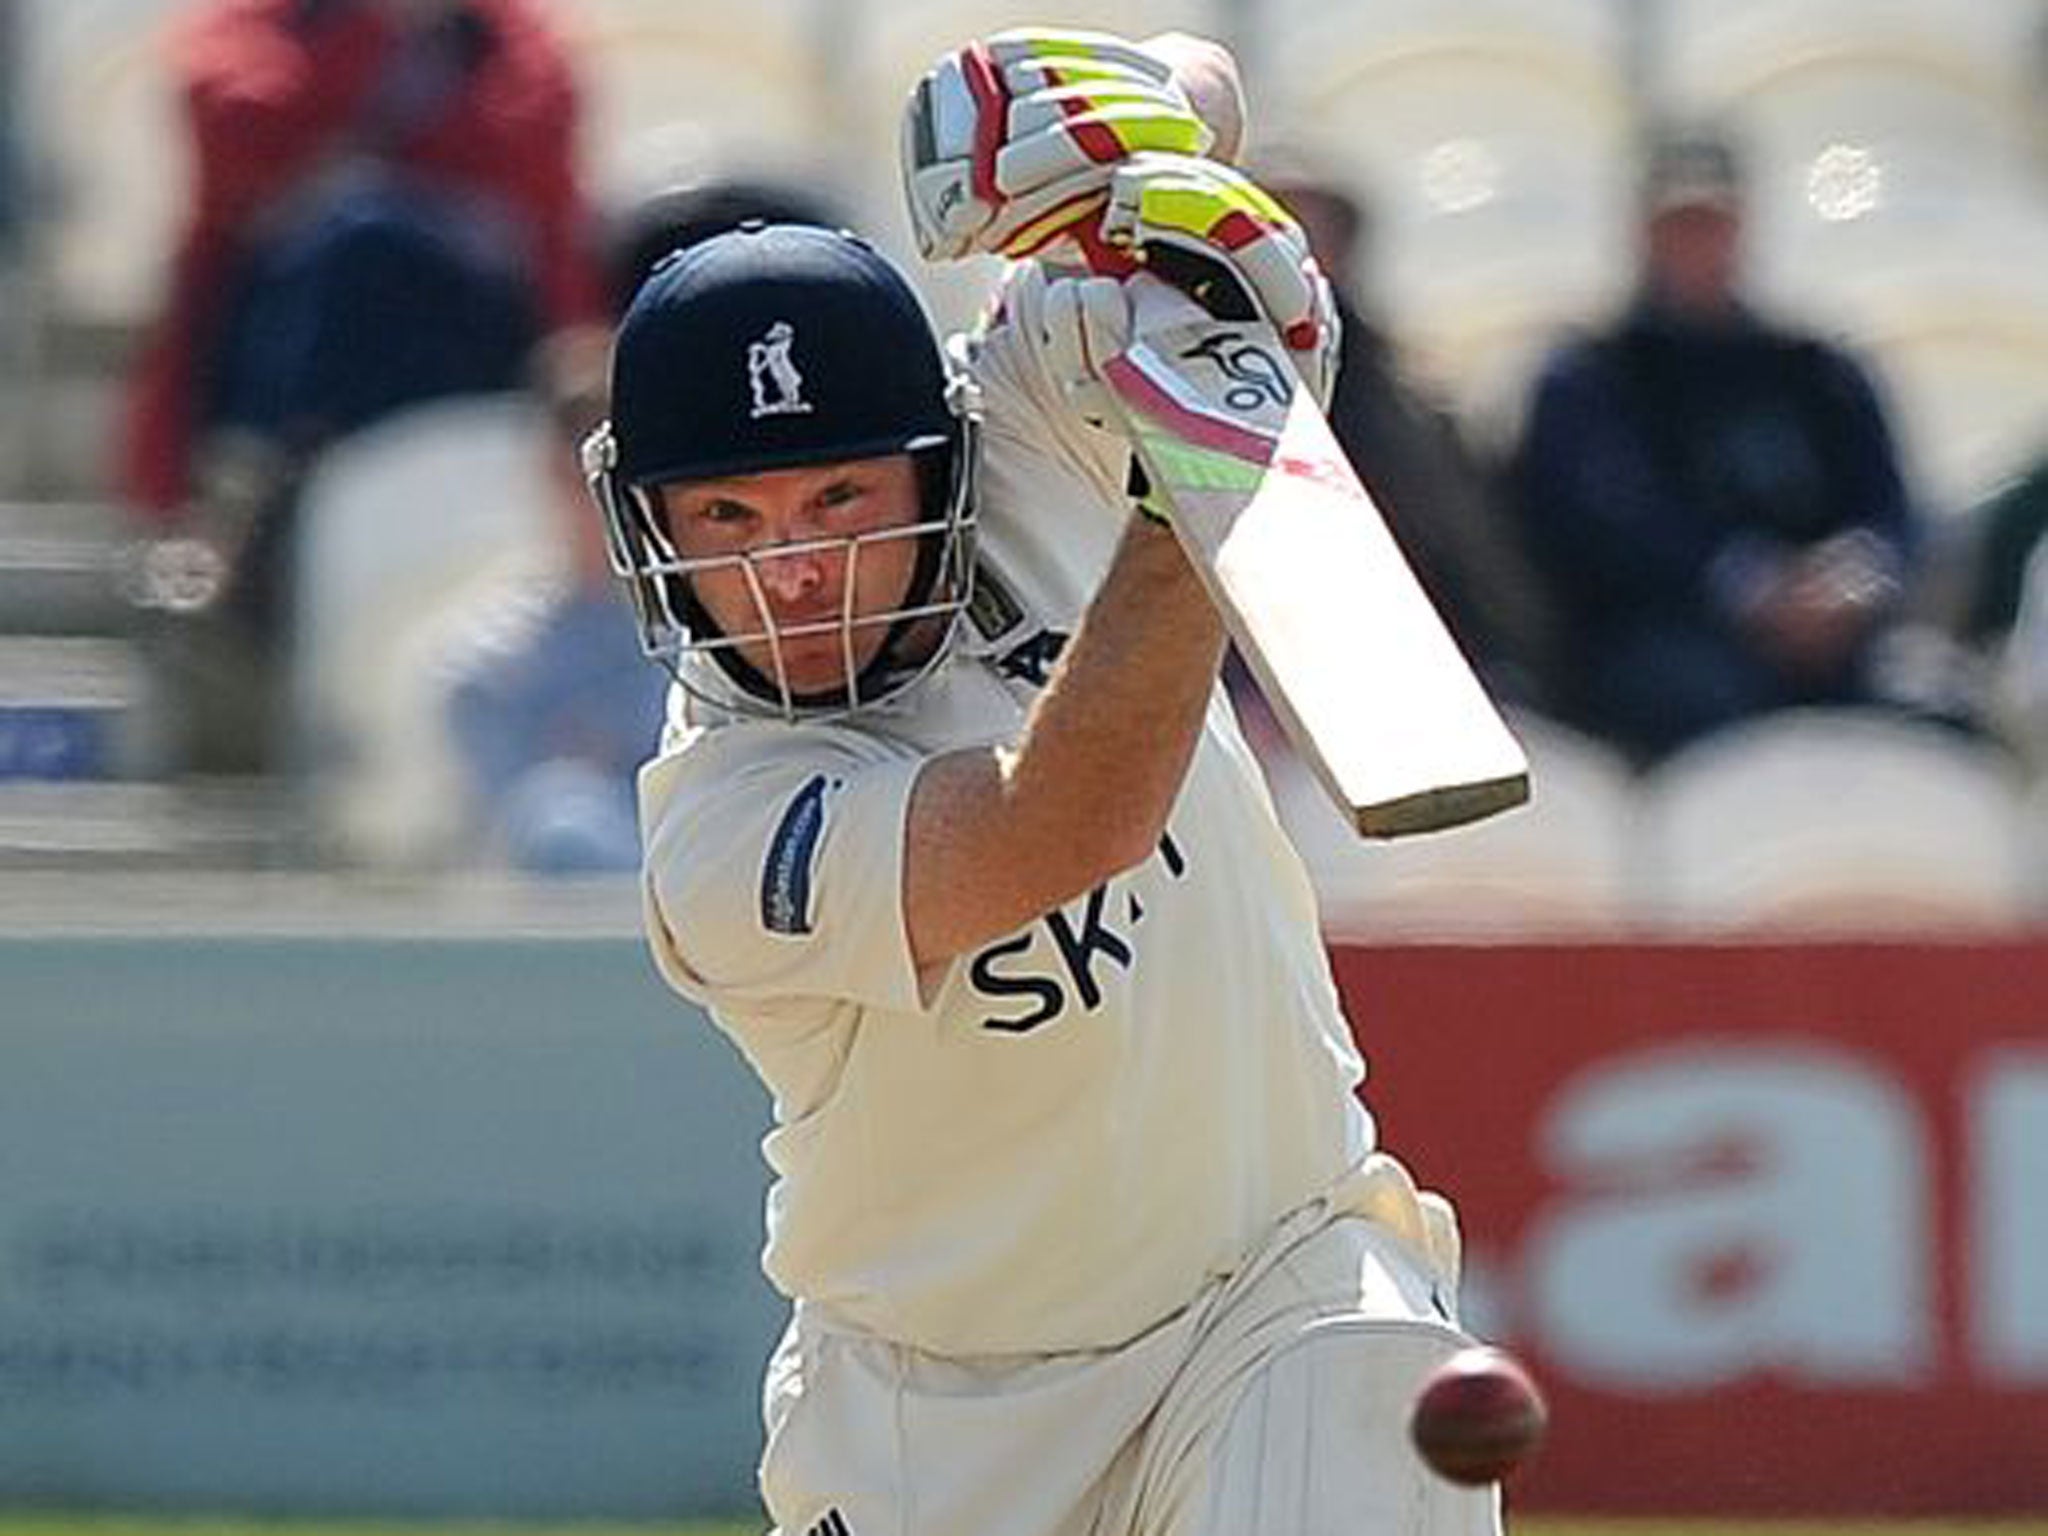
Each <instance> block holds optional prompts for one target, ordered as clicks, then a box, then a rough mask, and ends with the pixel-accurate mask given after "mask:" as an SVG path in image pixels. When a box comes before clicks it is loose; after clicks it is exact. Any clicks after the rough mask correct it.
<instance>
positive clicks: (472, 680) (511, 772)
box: [440, 180, 839, 875]
mask: <svg viewBox="0 0 2048 1536" xmlns="http://www.w3.org/2000/svg"><path fill="white" fill-rule="evenodd" d="M749 219H762V220H766V221H770V222H791V223H815V224H828V225H829V224H837V223H838V222H839V221H838V219H837V218H836V216H835V215H834V213H833V212H832V210H831V209H830V207H829V206H828V205H827V204H826V203H825V202H824V201H823V200H822V199H820V198H817V197H815V196H813V195H811V194H810V193H808V192H807V191H805V190H803V189H801V188H797V187H785V186H781V185H778V184H776V183H774V182H770V181H757V180H731V181H716V182H710V183H706V184H703V185H701V186H683V187H674V188H669V189H665V190H663V191H659V192H656V193H654V194H652V195H649V196H646V197H642V198H636V199H635V200H633V201H632V202H631V204H630V205H629V206H627V207H625V208H624V209H622V210H621V211H620V212H619V213H618V215H617V216H616V217H615V218H613V219H612V220H611V221H610V225H609V229H608V233H607V236H606V240H605V272H606V282H607V289H608V293H609V297H610V300H611V303H612V306H613V308H614V309H615V310H616V311H619V312H623V310H624V309H625V306H626V305H627V303H628V302H630V300H631V299H632V296H633V294H634V292H635V291H636V290H637V289H638V288H639V285H640V282H641V280H642V279H643V278H644V277H645V276H646V275H647V274H648V273H649V272H650V271H652V270H653V268H654V267H655V265H656V264H657V263H659V262H660V260H661V259H662V258H663V257H664V256H666V255H668V254H669V253H670V252H672V251H676V250H680V249H683V248H686V247H688V246H690V245H694V244H695V243H697V242H698V241H700V240H703V239H706V238H708V237H709V236H711V235H714V234H718V233H720V232H722V231H724V230H727V229H731V228H733V227H735V226H737V225H738V224H740V223H742V222H744V221H746V220H749ZM590 424H591V421H590V419H586V418H585V413H584V412H581V411H577V412H575V413H573V414H572V415H567V416H564V417H563V418H562V419H561V420H560V422H559V425H560V427H561V429H562V430H563V432H564V434H565V440H566V439H568V438H573V437H575V436H577V435H579V434H580V432H581V430H582V429H583V428H584V427H586V426H588V425H590ZM565 447H573V443H571V442H566V441H565ZM557 462H558V464H559V465H560V466H561V468H562V470H563V479H562V481H561V483H560V484H559V485H558V486H557V487H556V488H555V489H556V495H555V504H556V506H557V507H558V509H559V511H560V513H561V517H562V528H563V533H562V539H561V549H560V551H559V555H560V559H559V564H558V565H556V566H554V567H553V568H551V569H549V570H546V571H542V572H533V573H529V574H527V575H526V576H524V577H520V578H516V579H515V581H514V583H513V587H512V590H509V591H502V590H501V591H494V592H490V593H488V594H486V596H485V597H484V599H483V600H482V601H481V602H480V603H479V604H477V605H476V607H475V609H474V616H473V617H472V618H470V619H469V620H468V621H467V622H466V623H465V622H458V623H457V626H456V638H455V640H454V642H453V644H452V646H451V648H450V650H449V651H448V652H447V654H446V655H445V657H444V658H443V660H442V662H441V664H440V665H441V667H442V669H443V670H445V673H446V676H447V692H446V695H445V697H446V722H447V727H448V733H449V738H450V741H451V743H452V745H453V747H454V750H455V754H456V757H457V759H458V761H459V764H460V767H461V770H462V778H463V781H464V787H465V790H466V793H467V796H468V810H469V818H468V819H469V823H470V825H469V827H468V829H467V835H468V836H469V837H470V838H471V839H472V845H471V848H470V850H469V852H470V855H471V857H472V858H473V859H474V860H476V861H479V862H485V863H495V864H500V865H504V866H507V867H510V868H512V869H516V870H520V871H522V872H525V873H530V874H543V875H573V874H591V873H602V872H606V871H622V870H631V869H636V868H638V867H639V862H640V834H639V823H638V815H637V809H636V805H635V800H634V788H633V783H634V774H635V772H636V771H637V770H638V768H639V766H640V764H641V762H642V761H643V760H645V759H646V758H647V757H648V756H649V754H650V753H651V752H652V750H653V747H654V744H655V741H656V738H657V736H658V735H659V732H660V727H661V715H662V705H663V699H664V695H665V693H666V686H667V678H666V676H665V675H664V674H663V673H662V671H661V669H660V668H659V667H657V666H655V665H654V664H653V662H651V661H650V660H648V658H647V657H646V656H645V655H644V654H642V652H641V650H640V642H639V635H638V633H637V631H636V630H635V628H634V625H633V619H632V614H631V611H630V609H629V607H628V605H627V603H626V601H625V598H624V595H623V594H622V593H621V592H620V591H619V590H618V589H617V588H616V586H615V585H614V584H613V582H612V580H611V569H610V565H609V563H608V560H607V558H606V554H605V547H604V534H603V525H602V523H601V521H600V520H599V518H598V515H597V513H596V510H595V509H594V508H593V507H592V506H591V505H590V503H589V498H588V496H587V495H586V493H585V492H584V489H583V487H582V485H581V483H580V482H579V481H578V480H577V479H576V478H575V476H574V475H573V473H571V470H572V468H573V466H574V464H575V458H574V456H573V454H572V453H570V452H567V451H565V452H564V453H562V454H561V455H559V456H558V459H557Z"/></svg>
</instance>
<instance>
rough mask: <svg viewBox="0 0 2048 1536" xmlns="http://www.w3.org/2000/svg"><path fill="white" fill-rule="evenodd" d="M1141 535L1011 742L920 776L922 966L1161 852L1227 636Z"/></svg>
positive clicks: (964, 753)
mask: <svg viewBox="0 0 2048 1536" xmlns="http://www.w3.org/2000/svg"><path fill="white" fill-rule="evenodd" d="M1139 521H1140V520H1138V519H1133V524H1134V526H1133V527H1132V528H1131V530H1130V531H1129V532H1128V533H1127V534H1126V535H1125V537H1124V541H1123V544H1122V546H1121V547H1120V548H1119V550H1118V552H1117V556H1116V558H1115V560H1114V561H1113V562H1112V564H1111V567H1110V571H1109V574H1108V576H1107V577H1106V578H1105V579H1104V582H1103V585H1102V588H1101V590H1100V591H1099V592H1098V593H1097V595H1096V599H1095V601H1094V603H1092V604H1091V605H1090V607H1089V609H1088V612H1087V614H1086V615H1085V616H1084V617H1083V619H1082V621H1081V626H1080V629H1079V630H1078V632H1077V633H1076V634H1075V636H1074V638H1073V640H1072V642H1071V643H1070V644H1069V645H1068V646H1067V650H1066V653H1065V655H1064V656H1063V657H1062V658H1061V660H1060V664H1059V666H1058V667H1057V668H1056V669H1055V670H1054V672H1053V675H1052V678H1051V679H1050V680H1049V681H1048V683H1047V684H1046V687H1045V691H1044V692H1043V693H1041V694H1040V695H1039V697H1038V700H1037V703H1036V705H1035V707H1034V708H1033V710H1032V712H1031V714H1030V716H1029V718H1028V719H1027V721H1026V723H1025V727H1024V730H1023V732H1022V735H1021V736H1020V737H1019V739H1018V740H1017V741H1016V742H1015V743H1014V744H1013V745H1012V746H1010V747H1007V748H971V749H963V750H961V751H957V752H949V753H946V754H944V755H943V756H941V757H938V758H934V759H933V760H932V761H930V762H929V763H927V764H926V765H925V767H924V769H923V771H922V772H921V773H920V775H919V777H918V781H917V785H916V787H915V789H914V790H913V792H912V795H911V801H910V808H909V822H908V826H907V828H906V831H905V856H904V874H903V892H904V925H905V930H906V932H907V933H908V935H909V939H910V948H911V953H912V955H913V957H914V958H915V960H916V962H917V963H918V965H919V966H921V967H922V966H930V965H933V964H936V963H938V962H940V961H943V960H945V959H948V958H949V957H951V956H954V955H960V954H965V953H968V952H969V951H971V950H973V949H975V948H977V947H979V946H980V945H983V944H987V943H988V942H990V941H991V940H993V939H996V938H999V937H1001V936H1002V935H1004V934H1007V933H1013V932H1015V931H1016V930H1017V929H1018V928H1019V927H1020V926H1022V925H1023V924H1025V923H1028V922H1031V921H1032V920H1034V919H1036V918H1038V917H1040V916H1042V915H1043V914H1045V913H1046V912H1049V911H1051V910H1052V909H1053V908H1055V907H1058V906H1061V905H1062V904H1064V903H1066V902H1069V901H1072V900H1074V899H1075V898H1076V897H1078V896H1081V895H1083V894H1085V893H1086V892H1088V891H1090V890H1092V889H1094V888H1095V887H1096V886H1099V885H1101V884H1102V883H1103V882H1104V881H1106V880H1108V879H1110V878H1111V877H1112V876H1114V875H1117V874H1120V873H1122V872H1123V871H1124V870H1126V869H1129V868H1131V867H1132V866H1133V865H1135V864H1138V863H1139V862H1141V861H1142V860H1144V859H1145V858H1147V857H1148V856H1150V854H1151V853H1152V851H1153V849H1154V848H1156V847H1157V846H1158V843H1159V838H1160V835H1161V834H1162V833H1163V832H1164V831H1165V829H1166V818H1167V815H1168V813H1169V812H1170V811H1171V810H1172V808H1173V803H1174V800H1175V798H1176V797H1177V796H1178V794H1179V793H1180V786H1181V781H1182V780H1183V779H1184V778H1185V777H1186V775H1187V770H1188V762H1189V759H1190V757H1191V756H1192V755H1193V752H1194V746H1195V742H1196V740H1197V739H1198V737H1199V735H1200V733H1201V728H1202V719H1203V716H1204V714H1205V713H1206V711H1207V709H1208V704H1209V697H1210V694H1211V692H1212V691H1213V690H1214V687H1215V682H1216V671H1217V667H1218V665H1219V663H1220V661H1221V659H1222V655H1223V630H1222V626H1221V625H1220V624H1219V623H1218V621H1217V618H1216V614H1215V611H1214V610H1213V609H1212V608H1211V607H1210V604H1209V599H1208V595H1207V592H1206V590H1205V589H1204V588H1203V586H1202V584H1201V581H1200V579H1199V578H1198V577H1197V576H1196V575H1195V573H1194V571H1193V570H1192V569H1191V568H1190V567H1189V565H1188V563H1187V560H1186V558H1185V557H1184V556H1183V555H1182V554H1181V551H1180V546H1179V544H1178V542H1177V541H1176V540H1175V538H1174V536H1173V534H1172V533H1171V532H1170V531H1169V530H1167V529H1165V528H1163V527H1158V526H1154V525H1151V524H1145V525H1143V526H1137V524H1138V523H1139Z"/></svg>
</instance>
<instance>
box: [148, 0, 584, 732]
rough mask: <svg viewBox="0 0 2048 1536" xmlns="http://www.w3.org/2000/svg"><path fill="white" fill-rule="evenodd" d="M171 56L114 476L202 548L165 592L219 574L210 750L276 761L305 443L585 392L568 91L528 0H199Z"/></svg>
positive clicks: (203, 678) (164, 525) (556, 50)
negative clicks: (149, 285)
mask: <svg viewBox="0 0 2048 1536" xmlns="http://www.w3.org/2000/svg"><path fill="white" fill-rule="evenodd" d="M171 67H172V70H173V73H174V76H175V81H176V87H177V91H178V93H179V96H180V98H181V99H182V101H183V104H184V108H185V122H186V128H187V131H188V137H189V142H190V147H191V157H192V163H193V168H194V172H193V184H192V194H191V199H192V200H191V206H190V209H189V216H188V220H187V223H186V226H185V229H184V231H183V233H182V236H181V238H180V241H179V244H178V247H177V250H176V252H175V256H174V259H173V263H172V267H171V271H170V274H169V291H168V295H167V299H166V303H165V307H164V310H163V312H162V314H161V316H160V317H159V319H158V321H157V323H156V326H155V328H154V333H153V335H152V337H151V338H150V341H149V343H148V345H147V346H146V348H145V349H144V351H143V353H142V355H141V356H140V358H139V360H138V363H137V366H136V368H135V371H134V373H133V376H132V378H131V381H130V393H129V400H128V408H127V415H126V420H125V423H124V440H123V443H122V448H121V479H122V488H123V491H124V493H125V495H126V496H127V498H128V499H129V500H130V501H131V502H132V504H133V505H134V506H135V507H136V508H137V509H138V511H139V512H140V513H142V514H143V515H145V516H146V517H147V518H149V519H150V520H151V521H152V522H153V523H154V524H155V525H156V529H157V531H158V532H160V533H164V534H168V535H175V536H178V537H177V540H176V543H177V545H178V547H179V548H181V549H182V550H184V551H185V552H186V556H187V558H185V559H184V560H183V561H182V562H171V561H164V562H163V563H162V568H163V569H164V570H166V571H176V572H179V573H181V574H183V575H184V576H185V577H187V578H190V579H189V580H188V581H187V583H186V585H185V586H184V588H183V590H182V591H180V592H177V593H174V594H172V597H171V599H170V601H171V602H172V604H173V605H183V606H187V607H198V606H201V605H202V600H203V599H204V598H205V596H206V588H207V585H208V581H209V578H210V579H211V580H212V581H213V582H217V583H219V584H221V585H224V586H225V588H226V592H225V596H224V597H223V598H222V599H221V600H220V602H219V603H218V604H217V605H216V606H215V611H214V612H213V613H212V614H211V615H209V619H208V628H207V629H206V630H205V631H200V632H197V633H202V634H204V635H205V640H204V642H203V651H202V654H201V655H200V656H198V657H197V658H195V659H194V662H193V666H194V669H195V670H194V675H193V676H192V677H190V678H188V679H187V680H186V681H187V682H188V684H190V685H191V686H193V687H200V688H202V691H201V693H200V695H199V696H198V697H195V698H194V699H193V700H192V703H193V706H194V707H195V708H197V709H199V710H201V711H206V710H207V709H208V707H209V705H212V706H224V708H223V709H221V711H220V713H219V718H217V719H214V720H212V721H211V722H210V726H211V728H210V729H206V730H202V732H201V733H200V735H199V736H198V738H197V739H196V740H195V741H194V742H192V743H191V744H190V754H191V755H192V756H193V757H194V758H195V760H196V761H195V763H194V766H199V767H206V768H249V767H257V768H260V767H266V766H273V764H271V763H270V762H269V761H268V760H267V753H268V751H269V749H270V747H271V745H272V743H271V742H270V739H269V738H270V727H271V723H272V720H271V715H272V712H273V710H274V699H273V689H274V685H275V682H276V680H277V678H278V677H279V676H280V675H281V672H282V660H283V658H282V656H281V654H280V652H281V651H282V649H283V648H284V647H285V646H286V645H287V644H288V635H287V634H286V627H287V622H288V618H289V613H290V606H291V595H290V588H289V575H290V570H291V565H292V546H293V542H294V540H293V536H292V526H291V525H292V520H293V490H294V487H295V484H296V482H297V480H298V479H299V477H300V476H301V475H302V473H303V472H304V470H305V469H306V467H307V465H308V464H309V462H310V461H311V460H312V458H313V457H314V456H315V455H317V454H318V453H319V452H320V450H321V449H322V448H323V447H325V446H326V445H328V444H330V443H332V442H334V441H335V440H336V439H337V438H339V437H341V436H343V435H345V434H347V433H349V432H352V431H354V430H356V429H358V428H361V427H364V426H367V425H368V424H370V423H371V422H373V421H376V420H378V419H380V418H382V417H384V416H386V415H388V414H390V413H392V412H394V411H397V410H399V409H401V408H403V407H405V406H408V405H412V404H415V403H419V402H422V401H426V400H431V399H436V398H442V397H446V396H451V395H463V394H481V393H493V392H500V391H510V390H518V389H522V388H526V387H529V386H532V385H538V386H540V387H543V388H545V389H548V390H551V391H556V392H560V393H563V394H566V395H577V394H587V393H588V392H589V390H590V384H589V382H588V380H589V376H590V374H591V373H592V372H594V371H595V369H596V368H597V367H598V366H599V360H600V358H601V356H602V342H601V336H602V330H601V326H600V325H599V322H600V321H601V319H602V312H603V302H602V294H601V290H600V278H599V274H598V272H597V270H596V266H595V263H594V261H593V252H592V251H591V249H590V242H591V235H592V231H591V227H590V221H589V215H588V211H587V209H586V207H585V205H584V202H583V199H582V195H581V193H580V191H579V185H578V171H577V163H576V145H575V138H576V130H577V124H578V101H577V95H576V90H575V82H574V79H573V77H572V72H571V68H570V63H569V60H568V58H567V56H566V54H565V52H564V47H563V44H562V43H561V41H560V40H559V39H558V38H557V36H556V35H555V33H554V31H553V30H552V28H551V26H550V25H549V23H548V21H547V20H546V12H545V10H544V9H543V8H542V7H540V6H539V5H538V4H537V3H536V0H201V3H199V4H197V5H196V6H194V7H193V9H192V11H191V13H190V14H189V15H187V16H186V17H184V18H183V19H182V22H181V23H180V25H179V26H178V27H177V29H176V31H175V34H174V43H173V53H172V59H171ZM209 560H210V562H211V564H210V566H209V563H208V562H209ZM195 571H196V573H197V574H196V575H195ZM194 633H195V632H193V631H190V630H187V631H186V634H187V635H188V637H190V636H193V635H194ZM207 684H211V686H210V687H202V685H207Z"/></svg>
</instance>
